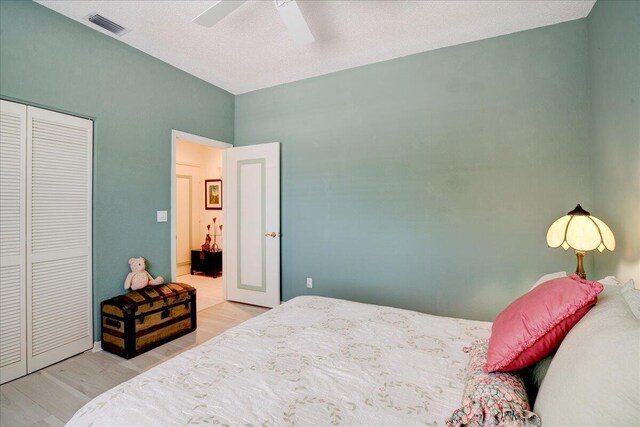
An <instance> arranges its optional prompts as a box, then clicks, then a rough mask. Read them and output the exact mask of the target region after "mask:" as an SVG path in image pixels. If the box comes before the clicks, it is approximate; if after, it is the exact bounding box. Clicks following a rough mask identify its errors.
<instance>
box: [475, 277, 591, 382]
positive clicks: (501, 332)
mask: <svg viewBox="0 0 640 427" xmlns="http://www.w3.org/2000/svg"><path fill="white" fill-rule="evenodd" d="M602 289H603V287H602V285H601V284H600V283H598V282H589V281H586V280H583V279H581V278H580V277H578V276H577V275H575V274H574V275H572V276H570V277H561V278H557V279H553V280H549V281H548V282H545V283H542V284H541V285H540V286H538V287H536V288H534V289H532V290H531V291H529V292H527V293H526V294H524V295H523V296H521V297H520V298H518V299H517V300H515V301H514V302H512V303H511V304H510V305H509V306H508V307H507V308H506V309H504V311H502V312H501V313H500V314H499V315H498V317H496V320H495V322H493V326H492V327H491V338H490V339H489V350H488V352H487V363H486V365H485V367H484V371H485V372H495V371H502V372H510V371H517V370H518V369H522V368H525V367H527V366H529V365H532V364H534V363H536V362H538V361H539V360H542V359H543V358H545V357H546V356H547V355H549V354H550V353H551V352H552V351H553V350H555V349H556V348H558V346H560V343H561V342H562V340H563V339H564V337H565V336H566V335H567V333H569V331H570V330H571V328H573V326H574V325H575V324H576V323H578V321H579V320H580V319H581V318H582V316H584V315H585V314H587V312H588V311H589V309H590V308H591V307H592V306H593V305H594V304H595V303H596V301H597V299H598V294H599V293H600V292H602Z"/></svg>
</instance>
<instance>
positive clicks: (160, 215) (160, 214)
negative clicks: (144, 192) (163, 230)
mask: <svg viewBox="0 0 640 427" xmlns="http://www.w3.org/2000/svg"><path fill="white" fill-rule="evenodd" d="M156 218H157V221H158V222H167V211H157V212H156Z"/></svg>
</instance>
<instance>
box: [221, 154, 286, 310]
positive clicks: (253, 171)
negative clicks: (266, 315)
mask: <svg viewBox="0 0 640 427" xmlns="http://www.w3.org/2000/svg"><path fill="white" fill-rule="evenodd" d="M223 194H224V195H225V201H224V203H225V205H224V206H225V209H224V217H225V221H224V222H225V227H224V230H223V233H224V236H223V238H224V241H225V255H224V257H223V261H224V268H223V270H224V272H225V273H224V276H225V284H226V285H225V288H226V298H227V299H230V300H233V301H239V302H244V303H247V304H254V305H259V306H263V307H275V306H276V305H278V304H280V144H279V143H270V144H260V145H251V146H245V147H236V148H228V149H226V150H225V151H224V179H223Z"/></svg>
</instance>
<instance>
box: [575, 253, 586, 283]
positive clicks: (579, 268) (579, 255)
mask: <svg viewBox="0 0 640 427" xmlns="http://www.w3.org/2000/svg"><path fill="white" fill-rule="evenodd" d="M584 254H585V253H584V252H582V251H576V257H577V258H578V266H577V267H576V274H577V275H578V276H580V278H582V279H586V278H587V273H585V272H584V264H583V262H582V260H583V258H584Z"/></svg>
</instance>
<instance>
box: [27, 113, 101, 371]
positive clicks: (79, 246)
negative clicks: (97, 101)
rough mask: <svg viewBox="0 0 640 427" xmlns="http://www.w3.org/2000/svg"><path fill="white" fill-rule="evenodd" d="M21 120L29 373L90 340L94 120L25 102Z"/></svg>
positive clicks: (86, 345)
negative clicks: (23, 121) (24, 126)
mask: <svg viewBox="0 0 640 427" xmlns="http://www.w3.org/2000/svg"><path fill="white" fill-rule="evenodd" d="M27 123H28V125H27V129H28V131H27V201H28V203H27V269H26V271H27V317H28V319H29V321H28V322H27V354H28V363H27V366H28V371H29V372H33V371H35V370H38V369H41V368H43V367H45V366H48V365H50V364H52V363H55V362H57V361H59V360H61V359H64V358H67V357H70V356H72V355H74V354H77V353H80V352H82V351H85V350H88V349H90V348H91V347H92V346H93V330H92V328H93V326H92V299H91V294H92V278H91V276H92V275H91V271H92V269H91V232H92V230H91V191H92V184H91V169H92V168H91V167H92V141H93V137H92V133H93V122H92V121H90V120H86V119H81V118H78V117H73V116H68V115H65V114H60V113H55V112H52V111H47V110H41V109H38V108H32V107H29V109H28V121H27ZM69 278H72V280H70V279H69ZM65 282H66V283H68V284H70V286H64V283H65Z"/></svg>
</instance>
